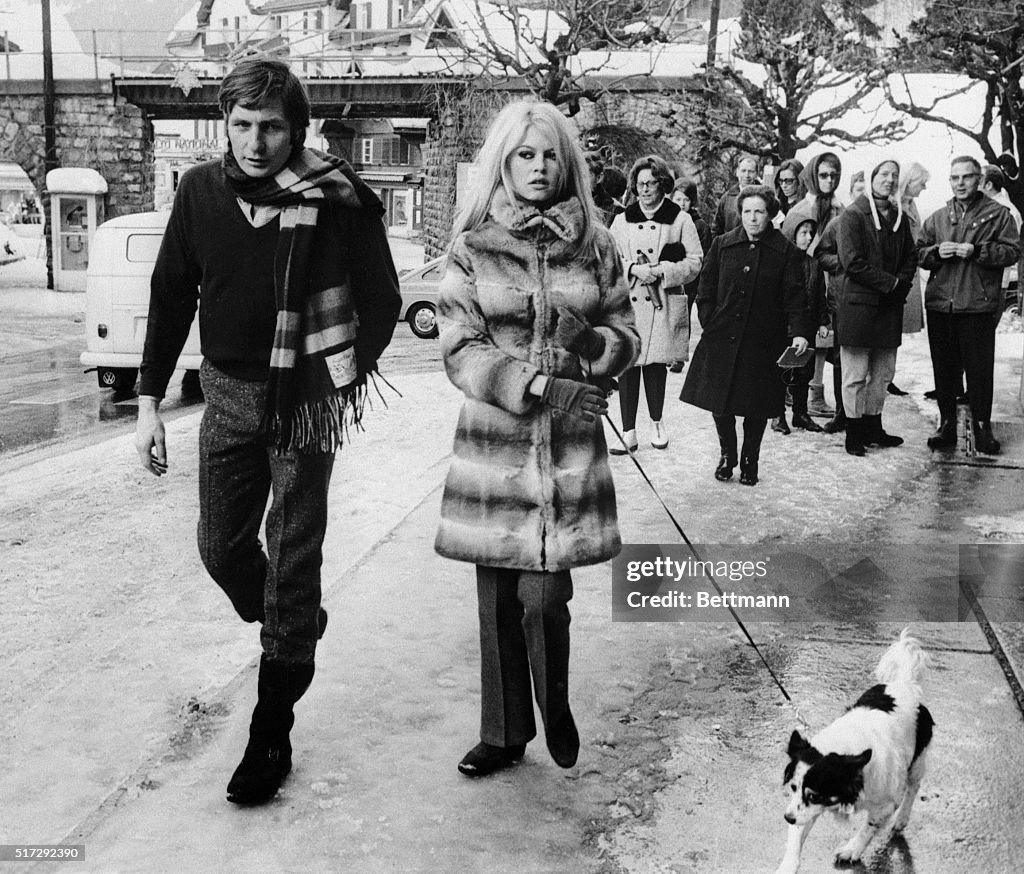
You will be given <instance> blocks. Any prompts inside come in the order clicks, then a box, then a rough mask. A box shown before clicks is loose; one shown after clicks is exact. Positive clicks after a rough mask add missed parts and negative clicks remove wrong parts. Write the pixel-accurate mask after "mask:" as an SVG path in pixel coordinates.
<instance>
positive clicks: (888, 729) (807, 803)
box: [776, 629, 935, 874]
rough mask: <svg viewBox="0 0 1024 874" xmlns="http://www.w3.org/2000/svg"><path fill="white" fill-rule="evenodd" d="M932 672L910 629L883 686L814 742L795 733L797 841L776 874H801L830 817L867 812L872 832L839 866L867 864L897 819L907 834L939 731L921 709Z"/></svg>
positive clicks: (792, 781) (889, 661)
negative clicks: (813, 834) (924, 680)
mask: <svg viewBox="0 0 1024 874" xmlns="http://www.w3.org/2000/svg"><path fill="white" fill-rule="evenodd" d="M927 664H928V656H927V655H926V653H925V652H924V650H922V649H921V644H920V643H919V642H918V641H917V640H916V639H914V638H913V637H911V636H910V632H909V629H904V630H903V633H902V634H901V635H900V639H899V640H898V641H896V643H894V644H893V645H892V646H890V647H889V649H888V650H887V651H886V652H885V654H884V655H883V656H882V660H881V661H880V662H879V663H878V667H877V668H876V669H875V678H876V679H877V680H878V685H876V686H872V687H871V688H870V689H868V691H867V692H865V693H864V694H863V695H861V696H860V698H858V699H857V701H856V703H855V704H854V705H853V706H852V707H851V708H850V709H849V710H848V711H847V712H846V713H845V714H843V715H842V716H840V717H839V718H838V719H837V720H836V721H835V722H833V723H832V724H831V725H829V726H828V727H827V728H825V729H824V730H823V731H820V732H818V734H816V735H815V736H814V737H813V738H812V739H811V740H810V742H808V741H807V740H806V739H804V738H803V737H802V736H801V734H800V732H798V731H794V732H793V735H792V737H790V739H789V759H790V761H789V764H788V765H786V770H785V778H784V780H785V791H786V796H787V798H788V802H789V803H788V804H787V806H786V813H785V817H786V822H788V823H789V835H788V838H787V841H786V855H785V857H784V858H783V860H782V864H781V865H779V867H778V869H777V871H776V874H796V871H797V870H798V869H799V867H800V850H801V849H802V847H803V844H804V841H805V840H806V839H807V835H808V833H809V832H810V830H811V826H813V825H814V821H815V820H816V819H817V818H818V817H819V816H820V815H821V814H822V813H824V812H825V811H826V810H827V811H829V812H831V813H833V814H837V815H840V816H847V817H848V816H850V815H851V814H854V813H857V812H859V811H862V810H863V811H867V820H866V821H865V822H864V824H863V825H862V826H861V827H860V829H858V831H857V833H856V834H855V835H854V836H853V837H852V838H850V840H849V841H847V842H846V843H845V844H844V845H843V846H841V847H840V848H839V849H838V850H837V851H836V854H835V861H836V864H844V863H845V864H849V863H853V862H856V861H857V860H858V859H860V857H861V855H862V854H863V853H864V850H865V849H866V848H867V846H868V844H869V843H870V842H871V840H872V838H874V837H875V835H876V834H877V833H878V832H879V831H880V830H881V829H882V828H884V827H885V826H886V824H887V823H888V822H889V821H890V819H891V821H892V831H893V833H897V832H900V831H902V830H903V829H904V828H905V827H906V825H907V821H908V820H909V819H910V809H911V807H912V806H913V804H914V799H915V797H916V796H917V791H918V789H919V788H920V786H921V779H922V778H923V777H924V771H925V760H926V758H927V753H928V745H929V743H930V742H931V739H932V728H933V726H934V724H935V723H934V722H933V720H932V717H931V714H930V713H929V712H928V708H927V707H925V706H924V704H922V703H921V700H922V693H921V685H920V681H921V677H922V675H923V673H924V670H925V667H926V666H927Z"/></svg>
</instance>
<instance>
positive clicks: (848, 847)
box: [834, 840, 863, 866]
mask: <svg viewBox="0 0 1024 874" xmlns="http://www.w3.org/2000/svg"><path fill="white" fill-rule="evenodd" d="M862 852H863V849H862V848H861V847H860V846H859V844H858V842H857V841H856V840H852V841H850V842H848V843H845V844H843V845H842V846H841V847H840V848H839V849H838V850H836V855H835V859H834V861H835V864H836V865H839V866H843V865H856V864H857V863H858V862H859V861H860V857H861V853H862Z"/></svg>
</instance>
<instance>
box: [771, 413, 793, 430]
mask: <svg viewBox="0 0 1024 874" xmlns="http://www.w3.org/2000/svg"><path fill="white" fill-rule="evenodd" d="M772 430H773V431H778V432H779V433H780V434H789V433H790V430H789V425H788V424H787V423H786V414H785V413H783V414H782V415H781V416H778V417H776V418H774V419H772Z"/></svg>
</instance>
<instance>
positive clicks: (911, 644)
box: [875, 628, 930, 685]
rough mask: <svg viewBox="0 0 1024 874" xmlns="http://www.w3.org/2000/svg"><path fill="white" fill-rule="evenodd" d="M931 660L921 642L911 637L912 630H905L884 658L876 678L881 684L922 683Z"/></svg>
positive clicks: (876, 672) (876, 669)
mask: <svg viewBox="0 0 1024 874" xmlns="http://www.w3.org/2000/svg"><path fill="white" fill-rule="evenodd" d="M929 662H930V659H929V658H928V653H926V652H925V651H924V649H922V647H921V643H920V641H918V640H917V638H915V637H913V636H911V634H910V628H904V629H903V631H902V632H901V634H900V639H899V640H897V641H896V642H895V643H894V644H893V645H892V646H890V647H889V648H888V649H887V650H886V651H885V655H883V656H882V659H881V661H880V662H879V663H878V667H877V668H875V677H876V678H877V679H878V682H880V683H898V682H903V683H913V684H915V685H917V684H919V683H920V682H921V678H922V677H923V676H924V672H925V670H926V669H927V667H928V664H929Z"/></svg>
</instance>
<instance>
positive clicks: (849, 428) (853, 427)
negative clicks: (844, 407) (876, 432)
mask: <svg viewBox="0 0 1024 874" xmlns="http://www.w3.org/2000/svg"><path fill="white" fill-rule="evenodd" d="M863 423H864V420H863V419H847V420H846V451H847V452H849V453H850V455H856V456H858V457H862V456H864V455H867V450H866V449H865V448H864V436H863V435H864V425H863Z"/></svg>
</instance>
